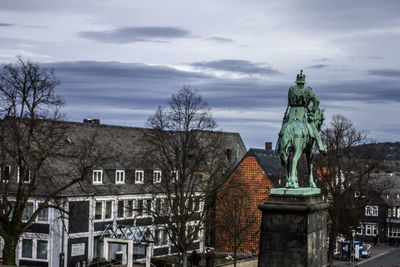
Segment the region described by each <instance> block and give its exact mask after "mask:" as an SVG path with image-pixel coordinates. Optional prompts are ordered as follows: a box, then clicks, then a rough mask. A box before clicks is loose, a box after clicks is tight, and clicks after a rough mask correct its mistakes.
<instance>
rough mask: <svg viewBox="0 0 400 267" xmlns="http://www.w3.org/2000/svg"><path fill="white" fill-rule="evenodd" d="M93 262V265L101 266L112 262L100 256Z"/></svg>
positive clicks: (94, 266)
mask: <svg viewBox="0 0 400 267" xmlns="http://www.w3.org/2000/svg"><path fill="white" fill-rule="evenodd" d="M91 264H93V265H91V266H93V267H100V266H106V265H110V264H111V262H110V261H107V260H106V259H105V258H101V257H98V258H94V259H93V261H92V263H91ZM96 264H97V265H96Z"/></svg>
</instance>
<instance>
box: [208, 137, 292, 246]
mask: <svg viewBox="0 0 400 267" xmlns="http://www.w3.org/2000/svg"><path fill="white" fill-rule="evenodd" d="M266 148H267V149H254V148H251V149H250V150H249V151H248V152H247V153H246V154H245V155H244V156H243V158H242V159H241V160H240V162H239V163H238V164H237V165H236V166H235V168H234V169H233V170H232V172H231V173H230V175H229V176H228V178H227V180H226V181H225V182H224V184H223V185H222V186H221V187H220V188H219V189H218V192H217V204H216V230H215V231H216V234H215V248H216V250H217V251H225V252H232V251H233V250H234V244H235V243H236V246H237V252H244V253H258V246H259V231H260V224H261V211H259V210H258V206H259V205H260V204H263V203H264V202H265V201H266V200H267V199H268V196H269V194H270V190H271V189H272V188H275V187H282V186H284V185H285V182H286V181H285V178H284V172H283V170H282V168H281V165H280V160H279V155H278V154H276V153H274V151H273V150H272V149H271V143H266ZM235 227H236V228H237V229H236V230H240V232H241V234H239V235H237V236H236V240H235V238H234V236H235V234H234V233H235V229H234V228H235ZM236 232H237V231H236Z"/></svg>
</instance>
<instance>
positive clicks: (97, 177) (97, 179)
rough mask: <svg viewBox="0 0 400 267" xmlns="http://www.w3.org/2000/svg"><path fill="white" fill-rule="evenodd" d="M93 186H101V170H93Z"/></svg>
mask: <svg viewBox="0 0 400 267" xmlns="http://www.w3.org/2000/svg"><path fill="white" fill-rule="evenodd" d="M93 184H103V170H93Z"/></svg>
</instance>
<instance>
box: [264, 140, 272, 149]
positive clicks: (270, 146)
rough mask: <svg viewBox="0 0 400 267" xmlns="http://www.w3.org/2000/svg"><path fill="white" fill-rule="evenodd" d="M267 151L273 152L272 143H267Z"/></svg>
mask: <svg viewBox="0 0 400 267" xmlns="http://www.w3.org/2000/svg"><path fill="white" fill-rule="evenodd" d="M265 150H272V142H265Z"/></svg>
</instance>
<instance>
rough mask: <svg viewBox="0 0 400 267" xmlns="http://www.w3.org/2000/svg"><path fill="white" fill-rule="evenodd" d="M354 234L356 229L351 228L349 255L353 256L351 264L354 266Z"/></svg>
mask: <svg viewBox="0 0 400 267" xmlns="http://www.w3.org/2000/svg"><path fill="white" fill-rule="evenodd" d="M355 235H356V231H355V230H354V229H353V230H351V236H352V240H351V256H352V257H353V266H354V260H355V257H356V254H355V251H354V237H355Z"/></svg>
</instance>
